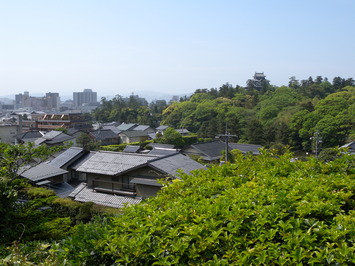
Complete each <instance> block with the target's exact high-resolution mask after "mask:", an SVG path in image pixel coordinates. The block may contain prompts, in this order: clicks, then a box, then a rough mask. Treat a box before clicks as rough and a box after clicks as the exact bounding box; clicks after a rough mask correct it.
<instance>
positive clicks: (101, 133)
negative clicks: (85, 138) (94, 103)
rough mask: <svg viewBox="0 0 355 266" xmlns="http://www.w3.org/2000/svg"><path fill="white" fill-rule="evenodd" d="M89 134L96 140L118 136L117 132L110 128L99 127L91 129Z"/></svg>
mask: <svg viewBox="0 0 355 266" xmlns="http://www.w3.org/2000/svg"><path fill="white" fill-rule="evenodd" d="M90 134H91V135H92V136H94V137H95V139H96V140H105V139H114V138H118V136H117V134H116V133H115V132H113V131H112V130H111V129H99V130H95V131H91V132H90Z"/></svg>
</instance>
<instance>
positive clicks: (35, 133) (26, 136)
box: [16, 130, 43, 141]
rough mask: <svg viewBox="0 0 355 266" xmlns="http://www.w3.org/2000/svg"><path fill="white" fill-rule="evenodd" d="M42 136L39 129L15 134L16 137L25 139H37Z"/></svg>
mask: <svg viewBox="0 0 355 266" xmlns="http://www.w3.org/2000/svg"><path fill="white" fill-rule="evenodd" d="M42 136H43V135H42V133H41V132H40V131H38V130H36V131H28V132H24V133H21V134H18V135H17V136H16V138H17V139H21V140H23V141H25V140H27V139H37V138H40V137H42Z"/></svg>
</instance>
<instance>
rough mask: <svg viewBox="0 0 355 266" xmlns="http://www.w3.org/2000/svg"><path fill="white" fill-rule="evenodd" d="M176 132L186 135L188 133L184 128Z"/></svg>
mask: <svg viewBox="0 0 355 266" xmlns="http://www.w3.org/2000/svg"><path fill="white" fill-rule="evenodd" d="M175 130H176V131H177V132H179V133H180V134H188V133H190V131H188V130H187V129H186V128H179V129H175Z"/></svg>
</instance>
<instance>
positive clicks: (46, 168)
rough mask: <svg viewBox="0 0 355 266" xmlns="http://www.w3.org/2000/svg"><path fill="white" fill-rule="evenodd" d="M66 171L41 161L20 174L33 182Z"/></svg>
mask: <svg viewBox="0 0 355 266" xmlns="http://www.w3.org/2000/svg"><path fill="white" fill-rule="evenodd" d="M66 173H68V171H65V170H63V169H61V168H59V167H55V166H53V165H50V164H47V163H41V164H38V165H36V166H34V167H32V168H30V169H29V170H27V171H25V172H23V173H22V174H21V176H22V177H25V178H27V179H29V180H31V181H33V182H38V181H41V180H44V179H48V178H51V177H55V176H59V175H63V174H66Z"/></svg>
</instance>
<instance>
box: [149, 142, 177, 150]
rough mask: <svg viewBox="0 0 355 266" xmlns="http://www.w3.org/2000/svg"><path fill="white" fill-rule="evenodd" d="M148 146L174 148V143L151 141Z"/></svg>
mask: <svg viewBox="0 0 355 266" xmlns="http://www.w3.org/2000/svg"><path fill="white" fill-rule="evenodd" d="M147 146H148V147H152V148H163V149H174V145H172V144H162V143H149V144H148V145H147Z"/></svg>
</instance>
